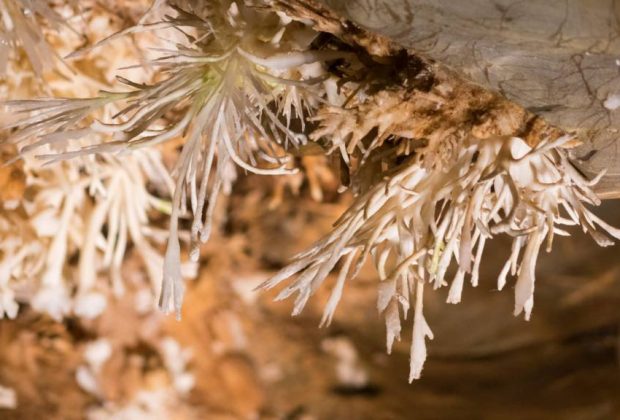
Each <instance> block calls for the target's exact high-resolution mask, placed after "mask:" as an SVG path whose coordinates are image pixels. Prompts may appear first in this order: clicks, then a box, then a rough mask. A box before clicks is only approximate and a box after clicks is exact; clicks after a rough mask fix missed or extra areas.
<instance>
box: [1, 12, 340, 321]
mask: <svg viewBox="0 0 620 420" xmlns="http://www.w3.org/2000/svg"><path fill="white" fill-rule="evenodd" d="M169 6H170V8H171V13H170V14H168V15H166V16H165V17H164V18H163V20H161V21H159V22H155V23H145V22H140V23H139V24H138V25H137V26H135V27H132V28H129V29H127V30H125V31H123V32H121V33H120V34H116V35H114V36H112V37H110V38H109V39H107V40H104V41H103V42H102V43H100V44H99V45H102V44H105V43H108V42H111V41H112V40H113V39H115V38H117V37H118V36H120V35H124V34H128V33H137V32H144V31H159V30H175V31H179V32H180V33H181V34H182V41H180V42H178V43H176V44H174V46H173V48H170V49H168V48H160V49H158V51H159V52H160V53H161V54H162V55H161V56H160V57H159V58H157V59H155V60H153V61H152V62H151V65H153V66H155V67H156V68H157V69H158V70H160V73H161V75H162V80H161V81H159V82H156V83H154V84H151V85H144V84H137V83H133V82H131V81H128V80H125V79H120V80H121V81H122V82H124V83H125V84H126V85H129V86H130V88H131V89H130V90H128V91H126V92H116V93H111V92H102V93H101V95H100V96H99V97H98V98H92V99H49V100H43V101H9V102H8V103H5V109H6V111H7V115H9V118H10V117H11V116H13V115H18V116H19V115H25V117H23V118H19V117H18V118H17V120H16V121H12V122H11V123H9V124H5V128H19V129H20V130H19V131H17V133H15V135H14V136H13V137H12V138H13V141H15V142H17V143H20V144H23V143H27V144H26V145H25V146H24V147H23V148H22V153H23V152H27V151H30V150H32V149H38V148H40V147H42V146H45V145H49V146H56V150H62V152H61V153H58V154H57V155H55V156H54V155H46V156H44V157H45V158H47V159H49V160H58V159H65V158H69V157H76V156H82V155H87V154H93V153H103V152H111V153H123V152H126V151H130V150H135V149H137V148H141V147H145V146H154V145H157V144H160V143H162V142H165V141H169V140H173V139H178V138H179V137H183V138H184V143H183V149H182V151H181V154H180V157H179V160H178V162H177V164H176V167H175V169H174V172H173V173H174V175H175V176H176V185H175V188H174V195H173V200H172V201H173V202H172V217H171V223H170V236H169V241H168V248H167V251H166V255H165V268H164V279H163V285H162V293H161V299H160V306H161V307H162V309H164V310H166V311H167V310H170V309H172V307H174V308H175V309H176V311H177V313H179V311H180V305H181V301H182V297H183V285H182V283H181V282H182V279H181V277H180V261H181V256H180V244H179V239H178V237H179V227H178V219H179V217H182V216H183V215H184V214H185V213H186V210H187V209H186V207H187V202H189V206H190V209H191V212H192V214H193V223H192V227H191V242H192V245H191V251H190V256H191V258H192V259H193V260H196V259H197V258H198V254H199V244H200V243H204V242H205V241H206V240H207V239H208V237H209V234H210V232H211V223H212V222H211V218H212V215H213V211H214V206H215V203H216V199H217V196H218V195H219V194H220V192H221V191H222V190H223V189H227V190H229V189H230V184H231V182H232V181H233V180H234V179H235V177H236V175H235V167H238V168H241V169H243V170H244V171H247V172H252V173H256V174H264V175H279V174H288V173H291V172H293V171H294V170H293V169H290V163H289V158H288V156H287V155H286V151H287V149H289V148H290V147H299V146H302V145H304V144H305V143H306V142H307V139H306V135H305V134H304V130H305V120H306V116H307V115H311V114H312V112H313V108H314V107H315V106H316V105H317V103H318V101H319V100H320V98H321V96H322V94H323V93H322V87H321V82H322V81H323V80H324V75H323V66H322V64H321V63H323V62H325V61H327V60H333V59H337V58H341V57H343V56H345V55H346V54H343V53H340V52H336V51H332V50H316V51H314V50H311V49H310V43H311V41H312V40H313V39H314V37H315V32H314V31H312V30H311V29H310V28H308V27H307V26H306V25H305V24H302V23H300V22H294V21H292V20H291V19H289V18H287V17H286V16H284V15H282V14H276V13H274V12H272V11H269V10H268V9H264V8H261V7H259V6H247V5H245V4H243V3H241V2H229V1H219V2H205V3H204V4H202V3H200V4H197V3H195V2H186V1H174V2H170V4H169ZM147 20H148V19H147ZM309 87H312V89H309ZM121 105H122V106H123V107H122V108H121V111H120V112H117V113H115V114H114V115H111V118H109V119H108V120H105V121H104V120H101V119H96V118H95V115H96V112H100V110H101V109H104V110H105V109H106V108H109V107H118V106H121ZM108 114H110V113H109V112H108ZM13 119H14V118H13ZM293 126H295V127H296V128H292V127H293ZM89 135H96V136H99V137H103V138H108V139H110V140H109V141H105V142H97V143H95V144H90V145H87V146H85V147H81V148H78V149H75V148H73V150H69V148H68V143H69V142H70V141H71V140H74V139H83V138H86V137H87V136H89ZM32 139H35V141H32Z"/></svg>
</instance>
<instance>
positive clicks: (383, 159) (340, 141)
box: [4, 0, 620, 380]
mask: <svg viewBox="0 0 620 420" xmlns="http://www.w3.org/2000/svg"><path fill="white" fill-rule="evenodd" d="M304 3H305V2H298V1H292V2H286V3H285V2H273V3H262V2H250V1H246V2H241V1H224V0H222V1H216V2H206V1H205V2H201V1H185V0H170V1H168V2H165V1H157V2H155V4H154V6H153V8H152V9H151V10H150V12H149V13H148V14H147V15H146V16H145V17H144V18H142V19H141V20H140V21H139V22H138V23H137V24H136V25H135V26H132V27H130V28H128V29H126V30H124V31H122V32H120V33H117V34H116V35H113V36H111V37H109V38H107V39H106V40H104V41H102V42H100V43H99V44H97V45H95V48H101V47H103V46H107V45H110V43H112V42H116V40H117V39H119V38H120V37H122V36H123V35H129V34H139V33H155V34H157V35H158V36H164V35H162V34H166V35H165V36H168V37H174V42H171V43H170V45H166V46H164V47H161V46H159V48H158V51H159V52H160V53H161V55H160V56H159V57H157V58H153V59H151V60H150V61H149V62H148V63H145V64H144V65H145V66H147V67H150V68H154V69H156V70H157V72H158V74H157V77H156V79H155V81H154V82H152V83H138V82H135V81H130V80H127V79H124V78H122V79H120V80H121V82H123V83H124V84H125V85H126V86H128V88H127V89H125V90H115V91H105V92H101V93H100V94H99V95H98V96H96V97H93V98H81V99H57V98H51V99H45V100H39V101H9V102H7V103H5V104H4V108H5V111H6V112H5V118H7V119H8V118H9V117H10V119H11V120H10V121H9V122H8V123H6V124H5V125H4V127H5V128H11V129H15V132H14V133H13V134H12V136H11V138H12V140H13V143H15V144H17V145H18V146H19V147H20V153H21V155H30V154H32V153H38V156H39V157H40V158H43V159H44V160H46V161H48V162H54V161H57V160H65V159H68V158H78V159H85V161H86V162H88V161H89V159H91V161H92V160H95V161H98V162H99V161H103V162H106V163H107V162H115V161H114V159H113V158H109V157H106V158H102V157H101V156H109V155H113V156H125V155H127V154H128V153H130V152H133V153H137V152H136V151H137V150H138V149H141V148H144V147H147V146H149V147H152V146H157V145H159V144H161V143H163V142H168V141H175V140H178V139H182V143H183V146H182V150H181V152H180V155H179V157H178V161H177V163H176V166H175V169H174V171H173V176H174V177H175V181H174V186H172V187H171V189H172V203H171V210H170V212H171V219H170V228H169V238H168V243H167V249H166V252H165V257H164V263H163V282H162V288H161V294H160V306H161V308H162V309H164V310H165V311H169V310H172V309H174V310H175V311H176V312H177V315H178V316H180V311H181V304H182V299H183V293H184V284H183V280H182V275H181V243H180V241H179V235H180V231H181V228H180V225H179V219H180V218H183V217H185V215H186V214H187V213H191V215H192V217H193V222H192V223H191V227H189V237H190V238H191V241H190V242H191V244H190V256H191V258H192V259H194V260H195V259H197V258H198V256H199V248H198V247H199V244H200V243H203V242H205V241H206V240H207V239H208V237H209V234H210V231H211V229H212V221H211V219H212V215H213V211H214V206H215V203H216V201H217V198H218V195H219V194H220V193H222V192H226V191H229V190H230V188H231V185H232V183H233V182H234V180H235V179H236V177H237V172H238V169H242V170H243V171H246V172H252V173H255V174H261V175H273V174H279V175H286V174H291V173H293V172H294V171H295V170H296V169H295V168H294V161H293V160H292V159H290V156H291V154H303V152H304V150H306V149H307V148H313V149H314V150H320V151H321V153H323V154H325V155H334V156H335V157H336V159H335V160H337V161H339V162H340V172H341V175H342V176H341V179H342V184H343V185H342V188H343V189H346V188H349V189H350V190H351V191H352V192H353V193H354V195H355V196H356V198H355V201H354V203H353V205H352V206H351V208H349V210H348V211H347V212H346V213H345V214H344V215H343V216H342V217H341V218H340V219H339V220H338V222H337V223H336V225H335V227H334V230H333V231H332V232H331V233H330V234H329V235H328V236H326V237H325V238H324V239H323V240H321V241H319V242H318V243H317V244H316V245H315V246H314V247H312V248H311V249H310V250H308V251H307V252H304V253H302V254H299V255H298V256H297V257H295V259H294V261H293V262H292V263H291V265H290V266H288V267H286V268H284V269H283V270H282V271H281V272H280V273H278V274H276V275H275V276H274V277H273V278H272V279H270V280H268V281H267V282H266V283H265V284H264V285H263V287H266V288H271V287H275V286H277V285H279V284H280V283H281V282H284V281H286V280H288V279H290V278H291V277H294V276H296V278H295V279H294V280H292V281H291V282H290V284H289V285H288V286H287V287H286V288H284V289H283V290H282V292H281V293H280V295H279V298H286V297H288V296H291V295H293V294H295V293H297V298H296V301H295V306H294V314H297V313H299V312H300V311H301V310H302V309H303V307H304V305H305V303H306V302H307V301H308V299H309V298H310V296H311V295H312V294H313V293H314V291H316V289H317V288H318V287H319V286H320V285H321V284H322V283H323V282H324V280H325V279H326V277H327V275H328V274H329V273H330V272H331V271H332V270H333V269H334V268H336V266H337V264H339V263H340V266H339V270H340V272H339V275H338V279H337V281H336V284H335V286H334V289H333V291H332V295H331V298H330V299H329V301H328V304H327V307H326V309H325V313H324V316H323V323H324V324H328V323H329V322H330V321H331V319H332V317H333V316H334V313H335V310H336V306H337V304H338V301H339V299H340V297H341V295H342V293H343V289H344V286H345V283H346V281H347V280H348V279H351V278H353V277H355V276H356V275H357V273H358V272H359V270H360V269H361V267H362V265H363V264H364V263H365V261H366V260H368V259H371V260H372V261H373V262H374V264H375V266H376V269H377V272H378V275H379V285H378V289H379V294H378V301H377V309H378V311H379V312H380V313H381V314H382V315H383V316H384V317H385V322H386V329H387V347H388V351H390V350H391V347H392V344H393V342H394V340H395V339H397V338H399V336H400V332H401V318H402V317H406V316H407V314H408V311H409V309H410V307H413V312H414V315H413V341H412V346H411V371H410V379H411V380H412V379H415V378H418V377H420V374H421V371H422V367H423V364H424V361H425V359H426V346H425V339H426V338H427V337H430V338H432V333H431V329H430V327H429V325H428V324H427V322H426V320H425V318H424V314H423V293H424V289H425V288H428V287H429V286H432V287H433V288H435V289H436V288H440V287H442V286H448V285H449V286H450V291H449V294H448V302H449V303H458V302H459V301H460V299H461V293H462V290H463V287H464V283H465V280H466V278H468V279H469V280H470V282H471V283H472V285H473V286H476V285H477V284H478V277H479V274H478V273H479V268H480V264H481V261H482V258H483V252H484V247H485V244H486V243H487V241H488V240H490V239H492V238H493V237H495V236H497V235H508V236H510V237H511V238H512V252H511V253H510V255H509V256H508V258H507V261H506V264H505V265H504V268H503V269H502V270H501V272H500V274H499V278H498V283H497V285H498V289H502V288H503V287H504V286H505V285H506V283H507V279H508V276H509V275H511V276H514V277H516V287H515V315H518V314H520V313H522V312H524V313H525V317H526V319H529V317H530V314H531V311H532V308H533V303H534V300H533V292H534V286H535V277H534V272H535V265H536V259H537V257H538V254H539V251H540V249H541V247H543V245H545V248H546V249H547V250H549V249H551V245H552V241H553V238H554V236H555V235H568V232H567V231H566V230H564V228H563V226H565V225H567V226H568V225H580V226H581V227H582V228H583V229H584V231H586V232H588V233H589V234H590V235H591V236H592V237H593V238H594V239H595V240H596V241H597V243H599V244H600V245H602V246H607V245H610V244H611V243H612V240H611V237H615V238H618V239H620V231H618V230H617V229H614V228H612V227H611V226H608V225H607V224H605V223H604V222H603V221H602V220H600V219H599V218H598V217H596V216H595V215H594V214H593V213H592V212H591V211H590V210H589V209H588V208H587V207H586V206H587V205H598V204H599V203H600V201H599V199H598V198H597V197H596V195H595V194H594V193H593V192H592V190H591V189H590V187H591V186H592V184H593V183H595V182H596V181H597V179H594V180H587V179H585V178H584V177H583V176H582V175H581V174H580V173H579V172H578V171H576V170H575V169H574V168H573V166H572V165H571V163H570V162H569V161H568V159H567V157H566V153H565V148H567V147H570V146H572V145H573V144H574V142H573V141H572V139H571V137H570V136H568V135H566V134H565V133H563V132H561V131H560V130H557V129H555V128H553V127H550V126H549V125H547V124H546V123H545V122H544V121H542V120H540V119H539V118H537V117H536V116H535V115H532V114H530V113H529V112H526V111H525V110H523V109H522V108H520V107H518V106H516V105H514V104H512V103H510V102H508V101H506V100H505V99H503V98H502V97H500V96H499V95H496V94H493V93H490V92H488V91H484V90H483V89H481V88H479V87H477V86H475V85H473V84H471V83H468V82H467V81H465V80H463V79H461V78H460V77H459V76H458V75H456V74H454V73H452V72H450V71H448V70H446V69H444V68H443V67H441V66H440V65H437V64H432V63H430V62H428V61H426V60H424V59H422V58H420V57H418V56H416V55H414V54H412V53H410V52H407V51H405V50H402V49H399V48H398V47H397V46H394V45H393V44H391V43H390V42H389V41H387V40H385V39H384V38H381V37H378V36H373V35H369V34H367V33H365V32H364V31H362V30H360V29H359V28H355V27H354V26H353V24H351V23H350V22H348V21H346V20H344V19H341V18H338V17H337V16H335V15H334V14H332V13H330V12H329V11H327V10H325V9H322V8H321V7H320V6H319V5H316V4H313V5H312V7H305V6H304ZM162 31H163V32H162ZM319 31H323V32H319ZM84 53H85V51H84V50H82V51H81V52H80V53H79V54H84ZM79 54H76V55H79ZM41 150H45V151H44V152H41ZM132 156H134V157H135V156H140V155H139V154H138V155H132ZM123 166H125V165H123ZM123 170H129V167H128V168H125V167H123ZM120 172H121V171H119V174H120ZM157 172H159V173H160V174H161V173H165V171H163V170H162V171H157ZM87 173H88V172H87ZM81 175H82V174H81V173H80V176H81ZM119 176H120V175H119ZM148 176H149V177H151V176H155V175H153V174H150V175H148ZM98 179H99V178H98ZM105 179H106V181H105V187H106V194H103V195H102V196H101V198H100V199H99V201H98V204H97V205H96V206H95V209H94V211H93V221H92V222H91V225H90V226H91V227H92V229H87V234H86V236H85V238H89V233H88V232H100V231H101V230H102V225H103V223H105V222H104V221H105V220H106V217H107V218H108V219H107V220H108V221H107V224H108V227H110V226H112V227H114V228H115V229H117V228H118V229H117V230H114V232H117V233H115V234H113V235H111V236H110V237H114V238H116V237H117V236H118V238H119V239H118V240H117V239H110V240H109V241H111V242H108V243H107V245H105V246H104V249H105V253H104V255H105V256H104V258H103V261H104V263H105V262H107V263H108V264H110V262H111V261H117V260H116V258H121V257H120V256H118V255H121V256H122V252H123V250H124V245H123V243H124V241H125V240H126V239H127V237H128V236H130V237H131V240H132V241H133V243H134V244H135V245H136V246H137V247H138V248H139V249H141V250H142V251H143V252H144V253H145V254H149V252H150V251H149V250H150V248H145V247H146V242H145V240H144V239H143V238H142V237H141V236H140V235H139V234H138V232H139V230H137V229H136V227H135V226H133V227H132V225H131V224H130V222H131V220H133V221H135V220H145V219H144V217H142V218H140V217H139V212H138V214H136V215H134V216H131V217H134V218H133V219H131V217H130V216H128V215H126V221H125V225H124V226H121V225H120V224H119V223H120V222H119V221H118V220H120V218H121V215H122V214H124V213H122V214H118V213H115V212H114V211H112V210H113V209H116V207H114V203H116V202H117V201H118V200H122V201H126V202H130V201H132V200H133V199H134V196H135V195H136V194H138V193H137V192H134V191H126V190H123V189H122V188H121V187H120V185H122V182H121V181H119V180H118V179H117V175H116V174H111V175H110V177H109V178H105ZM74 182H79V181H78V180H75V181H74ZM143 184H144V182H139V183H138V185H143ZM72 185H73V184H72ZM67 191H71V189H70V188H68V189H67ZM123 194H125V195H123ZM138 195H140V194H138ZM142 195H143V197H144V200H142V201H143V203H142V204H143V205H144V206H146V203H147V202H148V194H146V193H144V194H142ZM71 197H72V196H71ZM118 197H121V198H118ZM123 197H124V198H123ZM63 203H64V205H63V207H62V209H61V210H60V214H61V216H60V217H61V219H62V217H64V215H65V212H67V214H69V213H70V212H71V210H72V209H73V207H75V203H74V202H73V201H71V200H70V199H69V198H66V199H65V200H63ZM72 206H73V207H72ZM67 208H68V210H66V209H67ZM136 211H137V210H136ZM106 215H108V216H106ZM115 215H116V216H115ZM67 217H68V216H67ZM117 219H118V220H117ZM115 220H116V221H115ZM61 226H62V224H61ZM119 226H121V227H122V228H123V229H125V231H126V232H128V233H126V234H125V237H124V239H122V240H121V238H123V236H122V235H123V229H121V227H119ZM93 235H94V236H97V235H96V234H95V233H93ZM94 236H93V237H90V238H91V239H93V238H94ZM67 237H68V233H67V232H59V233H56V234H55V237H54V243H56V242H59V243H60V244H59V245H58V246H57V247H51V248H50V249H52V250H56V248H59V249H60V250H61V251H62V249H63V248H62V247H63V246H65V245H63V243H64V241H65V239H66V238H67ZM92 243H93V242H89V241H85V242H84V244H85V245H81V246H82V253H81V254H82V255H81V256H80V257H81V258H88V257H89V256H90V255H92V254H93V252H94V250H95V247H94V245H92ZM111 243H112V245H110V244H111ZM89 244H90V245H89ZM119 249H120V251H119ZM110 255H113V257H110ZM111 259H112V260H111ZM54 261H56V260H54ZM453 261H454V262H455V264H452V262H453ZM451 264H452V265H454V267H455V270H456V272H455V275H454V276H453V277H451V278H450V276H448V273H449V268H450V266H451ZM116 267H117V266H114V265H112V268H116ZM56 268H57V267H56ZM86 271H87V270H86V269H85V270H84V271H83V273H82V274H83V277H85V278H87V279H88V278H89V276H88V273H87V272H86ZM55 278H56V277H55ZM86 283H87V284H91V283H92V282H89V281H87V282H86ZM54 285H57V284H56V283H54ZM57 289H58V290H60V289H61V288H60V287H58V288H57ZM54 290H56V289H54ZM6 307H7V308H8V311H11V312H13V307H12V306H11V305H10V304H9V305H7V306H6ZM59 313H62V311H60V312H59Z"/></svg>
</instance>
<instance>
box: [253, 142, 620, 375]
mask: <svg viewBox="0 0 620 420" xmlns="http://www.w3.org/2000/svg"><path fill="white" fill-rule="evenodd" d="M568 140H569V138H568V137H562V138H560V139H558V140H556V141H553V142H548V141H543V142H541V143H540V144H538V145H537V146H536V147H533V148H532V147H530V146H529V145H528V144H527V143H526V142H525V141H523V140H522V139H520V138H514V137H495V138H490V139H484V140H479V139H475V138H470V139H468V140H467V141H466V142H464V144H461V145H459V147H458V148H455V149H453V150H452V152H451V153H449V156H450V157H449V158H447V159H445V158H444V159H441V160H439V159H431V157H435V158H436V157H437V156H440V155H441V154H442V153H446V151H443V152H441V151H436V152H435V153H432V151H430V150H429V151H427V152H426V153H424V152H422V153H420V154H418V155H417V158H416V160H415V161H414V162H412V163H409V164H406V165H404V166H403V167H402V168H401V169H400V170H398V171H397V172H396V173H394V174H392V175H391V176H389V177H387V178H386V179H385V181H383V182H380V183H379V184H377V185H376V186H374V187H373V188H372V189H370V190H369V191H368V192H366V193H365V194H363V195H361V196H359V197H358V198H357V199H356V201H355V203H354V204H353V206H352V207H351V208H350V209H349V210H348V211H347V212H346V213H345V214H344V215H343V216H342V217H341V218H340V220H339V221H338V222H337V224H336V226H335V228H334V230H333V231H332V232H331V233H330V234H329V235H328V236H327V237H325V238H324V239H322V240H321V241H319V242H318V243H316V244H315V245H314V246H313V247H312V248H311V249H310V250H308V251H307V252H304V253H302V254H299V255H297V256H296V257H295V258H294V261H293V262H292V263H291V265H289V266H288V267H286V268H284V269H283V270H282V271H280V272H279V273H278V274H276V275H275V276H274V277H273V278H271V279H270V280H269V281H267V282H266V283H265V284H263V286H262V287H264V288H272V287H275V286H276V285H278V284H279V283H281V282H283V281H284V280H286V279H288V278H290V277H292V276H294V275H297V278H296V279H295V280H294V281H292V282H291V283H290V284H289V285H288V286H287V287H286V288H284V289H283V290H282V291H281V292H280V294H279V295H278V299H284V298H286V297H288V296H290V295H293V294H297V298H296V300H295V307H294V312H293V313H294V314H298V313H299V312H300V311H301V310H302V309H303V307H304V305H305V304H306V302H307V300H308V298H309V297H310V296H311V295H312V294H313V292H314V291H315V290H316V289H317V288H318V287H319V286H320V285H321V284H322V283H323V282H324V281H325V279H326V277H327V275H328V274H329V273H330V271H332V270H333V269H334V268H335V267H336V264H337V263H338V262H339V261H342V265H341V268H340V274H339V276H338V279H337V282H336V285H335V287H334V289H333V291H332V296H331V298H330V300H329V301H328V304H327V306H326V308H325V312H324V316H323V323H324V324H328V323H329V322H330V321H331V318H332V316H333V314H334V311H335V308H336V305H337V303H338V300H339V299H340V296H341V294H342V289H343V287H344V283H345V282H346V280H347V279H350V278H353V277H355V276H356V275H357V273H358V272H359V270H360V269H361V267H362V265H363V264H364V262H365V261H366V260H367V258H368V257H369V256H370V257H371V259H372V260H373V262H374V264H375V266H376V269H377V272H378V274H379V279H380V284H379V295H378V300H377V309H378V311H379V312H380V313H381V314H383V315H384V317H385V322H386V328H387V348H388V351H390V350H391V347H392V344H393V341H394V339H397V338H399V337H400V331H401V322H400V316H401V314H402V316H404V317H406V316H407V312H408V310H409V307H410V305H411V304H410V301H411V298H412V296H415V300H414V312H415V314H414V326H413V343H412V351H411V373H410V379H415V378H418V377H419V376H420V374H421V370H422V365H423V363H424V359H425V358H426V349H425V344H424V341H425V337H430V338H432V333H431V332H430V329H429V327H428V325H427V324H426V321H425V319H424V316H423V314H422V293H423V287H424V285H425V284H430V285H432V286H433V287H434V288H435V289H437V288H439V287H442V286H447V285H448V284H449V285H450V290H449V293H448V299H447V301H448V303H458V302H460V300H461V294H462V290H463V283H464V280H465V277H466V276H469V279H470V282H471V284H472V285H473V286H476V285H477V284H478V278H479V268H480V262H481V258H482V254H483V250H484V246H485V243H486V241H487V240H488V239H490V238H492V237H493V236H496V235H498V234H502V233H504V234H507V235H509V236H511V237H512V238H513V244H512V252H511V254H510V256H509V258H508V259H507V261H506V264H505V265H504V268H503V270H502V271H501V273H500V275H499V278H498V281H497V287H498V289H500V290H501V289H502V288H503V287H504V286H505V284H506V279H507V276H508V275H509V274H510V275H512V276H516V277H517V280H516V286H515V311H514V312H515V315H518V314H520V313H522V312H524V313H525V318H526V319H529V317H530V314H531V311H532V307H533V304H534V297H533V293H534V285H535V276H534V269H535V265H536V258H537V256H538V253H539V251H540V248H541V247H542V245H543V243H546V249H547V250H548V251H549V250H550V249H551V245H552V241H553V238H554V235H556V234H557V235H568V233H567V232H566V231H565V230H564V229H563V226H566V225H581V226H582V227H583V229H584V231H586V232H588V233H589V234H590V235H591V236H592V237H593V238H594V239H595V240H596V241H597V243H599V244H600V245H603V246H606V245H610V244H611V243H612V241H611V239H610V238H609V236H608V235H611V236H613V237H615V238H617V239H620V230H618V229H615V228H613V227H611V226H609V225H607V224H606V223H604V222H603V221H602V220H600V219H599V218H598V217H597V216H595V215H594V214H592V213H591V212H590V211H589V210H588V209H587V208H586V207H585V205H584V203H586V204H593V205H597V204H599V200H598V199H597V197H596V196H595V195H594V193H593V192H592V191H591V189H590V186H591V185H592V183H593V182H589V181H587V180H585V179H584V178H583V177H582V176H581V175H580V174H579V173H578V172H577V171H576V170H575V169H574V168H573V167H572V166H571V164H570V163H569V162H568V160H567V158H566V156H565V153H564V152H563V150H562V149H561V148H560V147H561V146H562V145H563V144H564V143H566V142H567V141H568ZM433 155H434V156H433ZM433 160H435V162H436V163H434V164H432V165H429V164H428V162H427V161H429V162H430V161H433ZM595 181H596V180H595ZM595 181H594V182H595ZM452 261H456V275H455V276H454V278H453V279H452V281H451V282H450V283H449V282H448V281H447V279H446V274H447V272H448V267H449V266H450V264H451V262H452ZM401 311H402V312H401Z"/></svg>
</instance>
